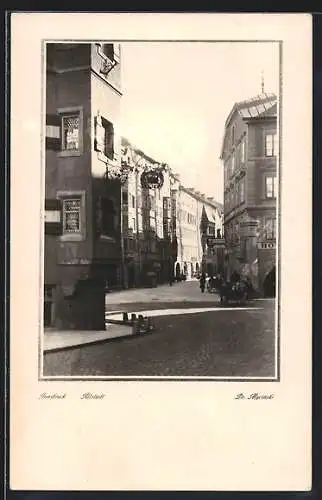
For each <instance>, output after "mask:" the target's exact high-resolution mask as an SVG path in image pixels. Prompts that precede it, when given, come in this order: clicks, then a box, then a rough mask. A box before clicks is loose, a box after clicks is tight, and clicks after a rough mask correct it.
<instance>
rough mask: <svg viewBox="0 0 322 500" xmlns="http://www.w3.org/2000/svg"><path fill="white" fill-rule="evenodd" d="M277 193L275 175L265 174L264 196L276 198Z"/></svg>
mask: <svg viewBox="0 0 322 500" xmlns="http://www.w3.org/2000/svg"><path fill="white" fill-rule="evenodd" d="M276 195H277V179H276V176H274V177H273V176H267V177H266V179H265V197H266V198H276Z"/></svg>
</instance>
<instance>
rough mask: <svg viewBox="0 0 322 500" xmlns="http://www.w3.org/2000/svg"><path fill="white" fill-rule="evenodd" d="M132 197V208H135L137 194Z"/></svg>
mask: <svg viewBox="0 0 322 500" xmlns="http://www.w3.org/2000/svg"><path fill="white" fill-rule="evenodd" d="M131 198H132V208H135V196H133V194H132V195H131Z"/></svg>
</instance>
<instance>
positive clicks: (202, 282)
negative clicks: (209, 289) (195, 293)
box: [200, 273, 206, 293]
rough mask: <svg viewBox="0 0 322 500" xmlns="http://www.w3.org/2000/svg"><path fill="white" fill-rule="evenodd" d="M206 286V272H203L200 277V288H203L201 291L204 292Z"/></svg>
mask: <svg viewBox="0 0 322 500" xmlns="http://www.w3.org/2000/svg"><path fill="white" fill-rule="evenodd" d="M205 286H206V275H205V273H202V275H201V278H200V290H201V293H204V291H205Z"/></svg>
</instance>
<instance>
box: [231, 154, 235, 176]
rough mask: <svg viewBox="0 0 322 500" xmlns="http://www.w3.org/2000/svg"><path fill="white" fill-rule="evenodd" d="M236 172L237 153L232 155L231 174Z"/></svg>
mask: <svg viewBox="0 0 322 500" xmlns="http://www.w3.org/2000/svg"><path fill="white" fill-rule="evenodd" d="M234 171H235V153H233V154H232V155H231V173H232V174H233V173H234Z"/></svg>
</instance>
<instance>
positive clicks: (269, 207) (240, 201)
mask: <svg viewBox="0 0 322 500" xmlns="http://www.w3.org/2000/svg"><path fill="white" fill-rule="evenodd" d="M277 155H278V135H277V99H276V96H275V95H274V94H267V93H263V94H261V95H259V96H257V97H254V98H252V99H249V100H245V101H242V102H238V103H236V104H235V105H234V106H233V108H232V110H231V112H230V114H229V116H228V118H227V120H226V123H225V133H224V140H223V145H222V152H221V159H222V160H223V164H224V227H225V239H226V270H225V272H226V274H227V275H228V277H229V276H230V275H231V273H232V272H234V271H237V272H238V273H239V274H242V275H247V276H248V277H249V278H250V279H251V281H252V283H253V285H254V287H255V288H256V289H257V290H258V291H259V292H260V293H262V294H263V295H274V294H275V270H276V237H277V225H276V198H277V189H278V182H277V168H276V167H277V161H276V159H277Z"/></svg>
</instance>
